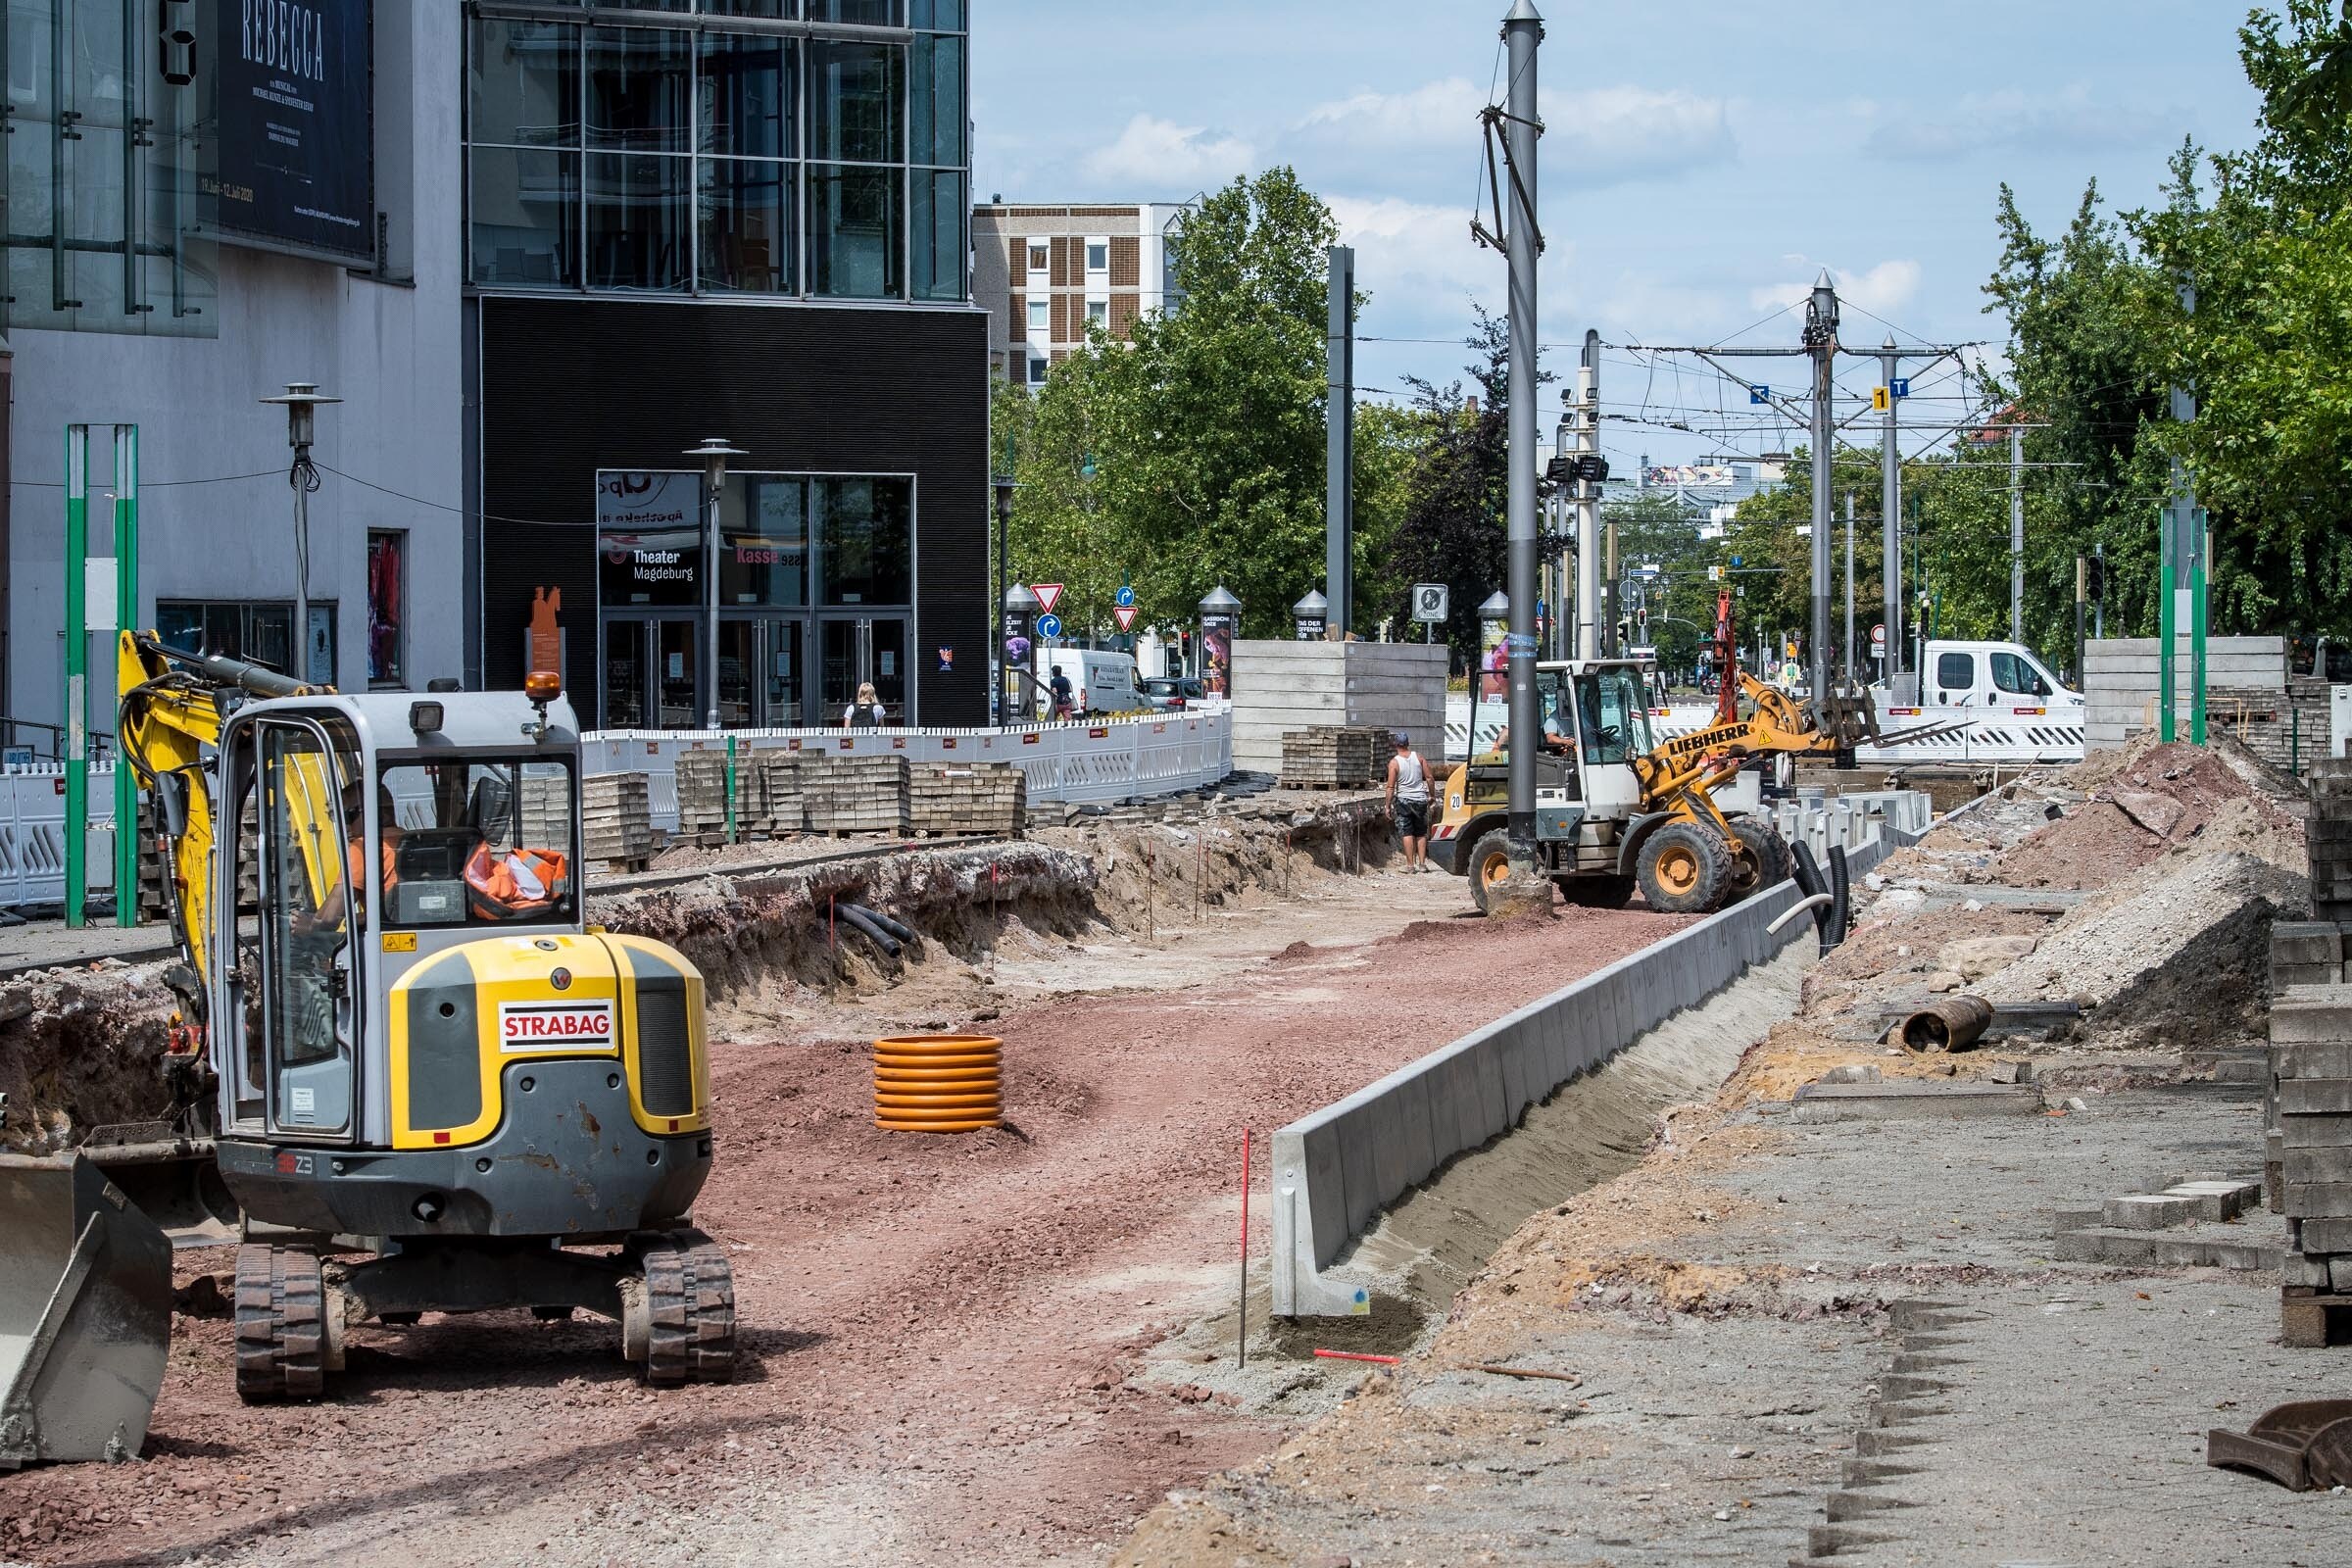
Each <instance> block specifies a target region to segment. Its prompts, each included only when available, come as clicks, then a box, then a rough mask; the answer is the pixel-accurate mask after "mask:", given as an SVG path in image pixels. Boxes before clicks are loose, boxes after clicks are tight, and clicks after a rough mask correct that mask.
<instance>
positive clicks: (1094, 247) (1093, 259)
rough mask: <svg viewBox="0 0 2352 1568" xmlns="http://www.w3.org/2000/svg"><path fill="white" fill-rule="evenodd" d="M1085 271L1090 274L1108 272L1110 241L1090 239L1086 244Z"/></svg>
mask: <svg viewBox="0 0 2352 1568" xmlns="http://www.w3.org/2000/svg"><path fill="white" fill-rule="evenodd" d="M1086 270H1088V271H1090V272H1108V271H1109V270H1110V241H1109V240H1107V239H1090V240H1088V241H1087V242H1086Z"/></svg>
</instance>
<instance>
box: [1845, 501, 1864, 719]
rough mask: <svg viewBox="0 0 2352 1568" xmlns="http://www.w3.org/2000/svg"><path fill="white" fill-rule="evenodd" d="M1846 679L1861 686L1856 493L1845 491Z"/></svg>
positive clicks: (1850, 684)
mask: <svg viewBox="0 0 2352 1568" xmlns="http://www.w3.org/2000/svg"><path fill="white" fill-rule="evenodd" d="M1845 681H1846V684H1847V685H1849V686H1859V685H1861V684H1862V682H1861V680H1860V679H1859V678H1858V677H1857V676H1856V675H1855V674H1854V493H1853V492H1852V491H1851V490H1848V491H1847V492H1846V493H1845Z"/></svg>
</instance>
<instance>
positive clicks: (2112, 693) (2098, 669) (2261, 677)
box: [2082, 636, 2286, 747]
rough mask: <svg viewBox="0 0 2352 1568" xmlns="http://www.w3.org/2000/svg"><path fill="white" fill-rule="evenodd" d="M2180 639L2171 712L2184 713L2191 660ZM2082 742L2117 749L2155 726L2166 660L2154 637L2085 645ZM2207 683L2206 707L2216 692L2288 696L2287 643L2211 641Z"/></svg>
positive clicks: (2207, 644)
mask: <svg viewBox="0 0 2352 1568" xmlns="http://www.w3.org/2000/svg"><path fill="white" fill-rule="evenodd" d="M2187 647H2188V640H2187V638H2186V637H2185V636H2184V637H2182V638H2181V639H2180V642H2179V643H2177V644H2176V645H2175V652H2174V655H2173V678H2174V687H2173V692H2174V702H2175V705H2176V706H2175V711H2176V713H2178V714H2179V715H2180V716H2181V717H2183V718H2185V717H2186V716H2187V714H2188V706H2189V705H2188V682H2189V658H2188V653H2187ZM2082 665H2083V669H2082V703H2083V721H2084V722H2083V743H2084V744H2085V745H2088V746H2093V747H2098V746H2121V745H2122V744H2123V743H2124V742H2125V740H2127V739H2128V738H2129V737H2130V736H2131V735H2132V734H2133V733H2134V732H2136V731H2139V730H2143V729H2152V728H2154V727H2155V724H2156V718H2157V701H2158V692H2159V689H2160V687H2161V684H2162V677H2163V667H2164V661H2163V656H2162V654H2161V653H2160V651H2159V640H2158V639H2157V638H2154V637H2102V638H2097V639H2094V640H2092V641H2091V642H2088V643H2086V644H2084V645H2083V654H2082ZM2205 684H2206V691H2207V697H2208V703H2209V704H2210V701H2211V698H2212V694H2213V692H2214V691H2215V690H2216V689H2218V688H2223V687H2234V688H2239V689H2242V690H2257V691H2262V692H2276V693H2278V694H2279V696H2280V699H2281V701H2283V699H2284V694H2285V691H2286V644H2285V643H2284V642H2283V641H2282V640H2280V639H2279V638H2277V637H2209V638H2207V639H2206V640H2205Z"/></svg>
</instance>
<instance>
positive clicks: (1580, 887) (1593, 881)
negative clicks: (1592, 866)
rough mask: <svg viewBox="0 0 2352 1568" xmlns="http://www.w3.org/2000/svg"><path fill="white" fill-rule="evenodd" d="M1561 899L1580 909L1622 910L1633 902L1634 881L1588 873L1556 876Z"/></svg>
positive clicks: (1627, 878)
mask: <svg viewBox="0 0 2352 1568" xmlns="http://www.w3.org/2000/svg"><path fill="white" fill-rule="evenodd" d="M1552 881H1553V882H1555V883H1557V884H1558V885H1559V889H1560V897H1561V898H1563V899H1566V900H1567V901H1568V902H1569V903H1570V904H1573V905H1575V906H1576V907H1578V908H1580V909H1622V908H1624V907H1626V906H1627V905H1628V904H1630V903H1632V902H1633V898H1634V879H1633V878H1632V877H1630V876H1615V875H1602V874H1600V873H1598V872H1593V871H1587V872H1583V873H1581V874H1579V875H1576V876H1555V877H1553V878H1552Z"/></svg>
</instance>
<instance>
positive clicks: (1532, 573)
mask: <svg viewBox="0 0 2352 1568" xmlns="http://www.w3.org/2000/svg"><path fill="white" fill-rule="evenodd" d="M1502 37H1503V43H1504V44H1505V46H1506V48H1507V50H1508V54H1509V68H1508V69H1509V71H1510V91H1509V93H1508V94H1507V95H1506V97H1505V99H1504V109H1505V111H1506V120H1505V123H1504V126H1503V137H1504V141H1505V143H1506V145H1507V146H1508V147H1509V150H1510V184H1509V188H1510V191H1511V202H1512V207H1511V213H1510V218H1509V220H1508V226H1507V228H1506V229H1505V231H1504V246H1505V253H1506V255H1507V256H1508V258H1509V262H1510V353H1511V374H1510V399H1511V409H1510V420H1509V454H1510V490H1509V498H1508V510H1507V513H1506V523H1507V526H1506V529H1505V542H1506V543H1507V545H1508V547H1509V557H1508V569H1507V571H1506V572H1505V575H1504V583H1505V588H1504V591H1505V593H1506V594H1507V595H1508V596H1509V599H1510V619H1509V621H1508V623H1507V624H1508V636H1507V637H1506V638H1505V642H1506V644H1507V647H1508V654H1507V662H1506V665H1505V667H1506V670H1507V672H1508V678H1509V681H1510V725H1511V734H1512V736H1513V738H1514V740H1515V741H1516V744H1515V745H1513V746H1512V747H1511V749H1510V786H1509V787H1510V809H1509V815H1508V818H1507V828H1508V832H1509V838H1510V867H1511V875H1512V878H1513V880H1515V881H1519V882H1521V883H1523V884H1524V883H1525V881H1526V880H1527V879H1528V878H1530V877H1533V876H1534V875H1535V871H1536V753H1537V751H1538V750H1539V748H1538V746H1537V744H1536V743H1537V740H1538V738H1539V737H1540V736H1541V735H1542V733H1543V729H1542V724H1541V720H1540V719H1539V717H1538V715H1537V712H1536V637H1535V631H1536V258H1537V250H1536V241H1537V219H1536V214H1537V211H1538V208H1537V203H1536V135H1537V104H1536V51H1537V49H1538V48H1539V47H1540V46H1541V45H1542V43H1543V41H1544V19H1543V18H1542V17H1540V16H1538V15H1537V14H1536V8H1535V6H1534V5H1532V4H1531V3H1530V0H1516V3H1515V4H1513V5H1512V7H1511V9H1510V13H1509V15H1508V16H1506V17H1505V18H1504V19H1503V24H1502ZM1544 891H1545V894H1546V898H1547V902H1548V894H1549V891H1550V890H1549V889H1548V888H1546V889H1545V890H1544Z"/></svg>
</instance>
